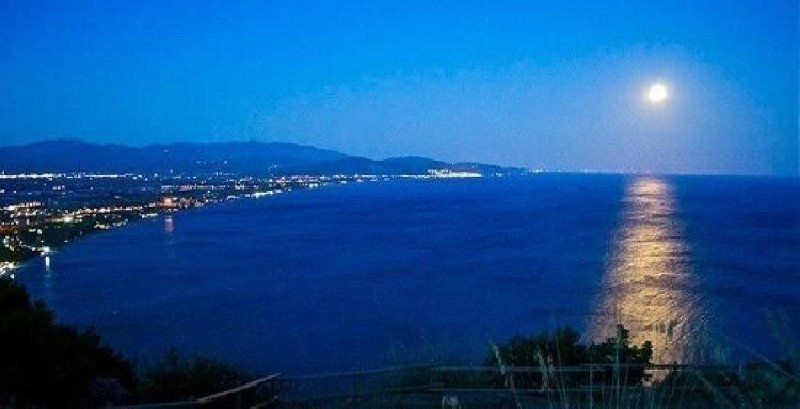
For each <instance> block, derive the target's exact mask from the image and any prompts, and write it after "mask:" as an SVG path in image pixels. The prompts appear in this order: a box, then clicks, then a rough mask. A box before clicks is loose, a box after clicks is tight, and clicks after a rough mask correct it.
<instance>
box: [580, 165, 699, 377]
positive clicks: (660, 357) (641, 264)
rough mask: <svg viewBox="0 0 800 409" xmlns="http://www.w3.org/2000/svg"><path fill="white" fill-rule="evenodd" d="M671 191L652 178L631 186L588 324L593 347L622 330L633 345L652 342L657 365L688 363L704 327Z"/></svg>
mask: <svg viewBox="0 0 800 409" xmlns="http://www.w3.org/2000/svg"><path fill="white" fill-rule="evenodd" d="M672 189H673V187H672V186H671V185H670V184H669V182H667V181H666V180H664V179H659V178H657V177H639V178H636V179H633V180H631V182H630V184H629V185H628V187H627V189H626V194H625V206H624V208H623V211H622V215H621V220H620V225H619V228H618V230H617V231H616V232H615V234H614V237H613V239H612V240H613V242H612V247H611V254H610V255H609V259H608V264H607V267H606V273H605V276H604V277H603V279H602V280H603V282H602V290H601V293H600V297H599V298H600V304H599V306H598V310H597V312H596V314H595V315H594V316H593V317H592V320H591V323H590V329H591V335H592V338H593V339H594V340H596V341H598V340H602V339H605V338H607V337H610V336H613V335H614V332H615V328H616V325H617V324H622V325H624V326H625V327H626V328H627V329H628V330H630V336H631V341H632V342H633V343H634V344H638V345H641V344H642V343H643V342H644V341H650V342H652V344H653V361H654V362H656V363H672V362H682V363H687V362H691V361H693V360H694V359H695V356H694V353H693V350H694V345H693V342H694V341H696V340H698V339H699V338H700V336H701V334H702V333H703V331H702V329H703V327H704V325H703V322H702V321H703V319H704V314H703V313H702V310H701V307H700V304H699V301H698V296H697V294H695V293H694V291H693V290H692V288H693V280H694V277H693V275H692V265H691V259H690V255H691V252H690V249H689V248H688V246H687V244H686V243H685V242H684V237H685V236H684V233H683V231H682V228H681V225H680V224H679V223H678V221H677V217H676V215H675V213H676V203H675V198H674V194H673V192H672Z"/></svg>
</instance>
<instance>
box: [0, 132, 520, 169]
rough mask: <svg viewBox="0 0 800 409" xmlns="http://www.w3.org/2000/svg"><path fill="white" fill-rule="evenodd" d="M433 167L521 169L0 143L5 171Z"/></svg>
mask: <svg viewBox="0 0 800 409" xmlns="http://www.w3.org/2000/svg"><path fill="white" fill-rule="evenodd" d="M431 169H438V170H450V171H472V172H478V173H482V174H497V173H502V174H517V173H523V172H525V170H524V169H521V168H509V167H502V166H496V165H487V164H480V163H447V162H442V161H437V160H434V159H429V158H423V157H417V156H408V157H399V158H389V159H384V160H372V159H368V158H364V157H358V156H350V155H346V154H344V153H341V152H337V151H333V150H329V149H319V148H315V147H312V146H304V145H297V144H293V143H282V142H255V141H249V142H219V143H188V142H179V143H171V144H156V145H148V146H144V147H132V146H125V145H113V144H95V143H88V142H83V141H80V140H76V139H57V140H50V141H43V142H36V143H31V144H28V145H18V146H6V147H0V171H1V172H5V173H30V172H37V173H42V172H54V173H67V172H96V173H143V174H152V173H170V172H171V173H177V174H208V173H212V172H228V173H235V174H248V175H270V174H271V175H286V174H309V175H325V174H356V173H360V174H394V175H396V174H425V173H427V172H428V171H429V170H431Z"/></svg>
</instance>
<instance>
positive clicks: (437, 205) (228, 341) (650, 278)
mask: <svg viewBox="0 0 800 409" xmlns="http://www.w3.org/2000/svg"><path fill="white" fill-rule="evenodd" d="M799 203H800V182H798V180H797V179H779V178H745V177H661V176H608V175H604V176H601V175H541V176H535V177H529V178H522V179H485V180H449V181H411V182H404V181H397V182H386V183H366V184H356V185H347V186H335V187H327V188H324V189H319V190H314V191H303V192H293V193H291V194H288V195H283V196H279V197H270V198H262V199H253V200H239V201H235V202H229V203H225V204H222V205H218V206H212V207H207V208H203V209H199V210H195V211H189V212H184V213H180V214H177V215H174V216H172V217H171V218H169V219H167V218H164V217H162V218H159V219H156V220H150V221H146V222H142V223H138V224H135V225H133V226H129V227H127V228H124V229H119V230H114V231H111V232H106V233H100V234H96V235H93V236H91V237H89V238H87V239H85V240H82V241H79V242H76V243H73V244H70V245H69V246H67V247H66V248H63V249H61V250H60V251H59V252H58V253H57V254H55V255H54V256H52V257H51V258H50V261H49V266H48V265H47V263H45V260H44V259H37V260H35V261H32V262H30V263H28V264H27V265H26V266H24V267H23V268H22V269H21V271H20V272H19V274H18V277H19V279H20V280H21V281H22V282H23V283H24V284H25V285H27V286H28V288H29V289H30V290H31V292H32V293H33V294H34V295H35V296H36V297H38V298H42V299H44V300H45V301H46V302H47V303H48V304H49V305H50V306H51V307H52V308H53V309H54V310H55V311H56V313H57V315H58V317H59V318H60V319H61V321H63V322H67V323H71V324H77V325H79V326H82V327H89V326H91V327H94V328H96V329H97V330H98V331H99V332H100V333H102V334H103V336H104V337H105V339H106V340H107V341H108V342H109V343H110V344H111V345H112V346H115V347H117V348H120V349H122V350H123V351H124V352H125V353H126V354H127V355H128V356H130V357H133V358H135V359H137V360H139V361H145V362H146V361H148V360H151V359H153V358H154V357H157V356H159V355H160V354H161V353H162V352H163V351H164V350H165V349H166V348H169V347H176V348H178V349H181V350H184V351H186V352H198V353H206V354H211V355H214V356H217V357H220V358H223V359H227V360H231V361H234V362H237V363H239V364H241V365H244V366H246V367H250V368H253V369H258V370H262V371H271V370H276V371H278V370H279V371H284V372H288V373H308V372H324V371H338V370H347V369H354V368H364V367H375V366H380V365H387V364H398V363H401V362H409V361H420V360H424V359H463V360H469V361H473V362H479V361H481V360H482V359H483V357H484V356H485V353H486V350H487V345H488V342H489V341H501V340H503V339H505V338H507V337H509V336H511V335H514V334H517V333H531V332H537V331H539V330H542V329H547V328H553V327H555V326H558V325H572V326H574V327H576V328H578V329H580V330H581V331H583V332H584V333H585V334H587V337H589V338H595V339H600V338H602V337H604V336H607V335H608V334H610V333H611V331H612V330H613V328H614V326H615V325H616V324H617V323H620V322H621V323H624V324H625V325H626V327H628V328H629V329H630V330H631V334H632V336H633V338H634V340H635V341H636V342H641V341H643V340H650V341H652V342H653V344H654V347H655V355H656V359H657V360H658V361H661V362H672V361H682V362H698V361H703V360H707V359H710V358H716V356H714V357H709V355H708V354H707V353H705V352H704V351H708V350H714V351H722V352H723V353H724V354H725V353H727V354H728V355H729V356H730V357H731V360H733V361H736V360H738V359H741V358H742V357H744V358H745V359H749V358H750V356H752V355H746V354H751V353H753V352H757V353H759V354H764V355H767V356H770V357H777V356H780V355H781V354H782V352H781V351H782V349H781V343H780V342H779V341H777V340H776V338H775V337H774V335H779V336H781V338H782V339H784V340H786V339H789V340H790V341H789V343H790V344H794V345H796V341H792V340H796V339H797V336H798V335H799V334H800V331H799V330H798V328H799V327H798V325H800V318H798V317H800V205H798V204H799ZM742 345H744V346H746V347H747V348H751V349H753V351H748V352H741V346H742ZM718 354H719V352H715V354H714V355H718Z"/></svg>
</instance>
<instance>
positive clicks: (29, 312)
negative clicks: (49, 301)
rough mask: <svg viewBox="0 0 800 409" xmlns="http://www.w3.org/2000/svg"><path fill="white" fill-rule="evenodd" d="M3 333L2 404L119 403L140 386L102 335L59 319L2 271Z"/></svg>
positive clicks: (0, 335)
mask: <svg viewBox="0 0 800 409" xmlns="http://www.w3.org/2000/svg"><path fill="white" fill-rule="evenodd" d="M0 339H2V343H3V346H2V348H0V405H9V406H17V407H28V406H51V407H52V406H58V407H64V406H84V405H91V404H103V403H106V402H108V401H112V402H116V403H119V401H120V400H124V395H125V390H126V389H127V390H131V389H132V388H133V387H134V386H135V379H134V374H133V371H132V369H131V365H130V364H129V363H128V362H127V361H126V360H125V359H123V358H122V357H121V356H120V355H118V354H117V353H115V352H114V351H113V350H112V349H110V348H108V347H106V346H104V345H102V342H101V340H100V336H99V335H97V334H95V333H94V332H91V331H87V332H79V331H77V330H76V329H74V328H71V327H68V326H64V325H59V324H56V323H55V322H54V319H53V314H52V313H51V312H50V311H49V310H48V309H47V308H46V307H45V306H44V304H43V303H41V302H35V303H34V302H31V300H30V297H29V295H28V293H27V291H26V290H25V289H24V288H23V287H21V286H19V285H17V284H16V283H15V282H14V281H13V280H11V279H10V278H8V277H0ZM98 384H105V385H117V386H116V387H114V388H109V387H103V388H98V387H97V385H98ZM120 387H121V388H120Z"/></svg>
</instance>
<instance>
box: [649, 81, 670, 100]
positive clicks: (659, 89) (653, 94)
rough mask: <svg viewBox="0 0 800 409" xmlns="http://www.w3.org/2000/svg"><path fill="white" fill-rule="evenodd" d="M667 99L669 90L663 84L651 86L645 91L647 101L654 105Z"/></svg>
mask: <svg viewBox="0 0 800 409" xmlns="http://www.w3.org/2000/svg"><path fill="white" fill-rule="evenodd" d="M667 98H669V90H668V89H667V86H666V85H664V84H659V83H656V84H653V85H651V86H650V90H649V91H647V99H648V100H649V101H650V102H652V103H654V104H657V103H659V102H662V101H665V100H666V99H667Z"/></svg>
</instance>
